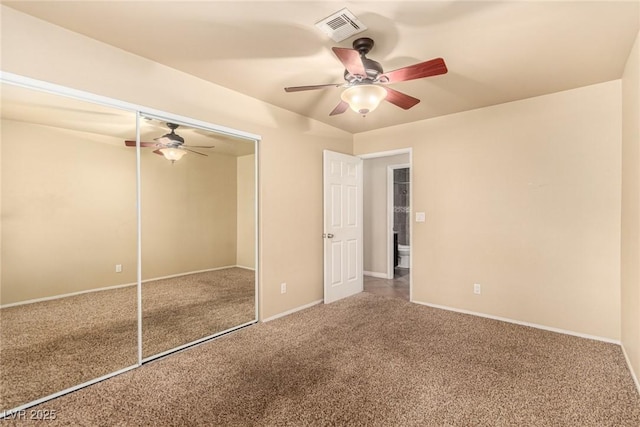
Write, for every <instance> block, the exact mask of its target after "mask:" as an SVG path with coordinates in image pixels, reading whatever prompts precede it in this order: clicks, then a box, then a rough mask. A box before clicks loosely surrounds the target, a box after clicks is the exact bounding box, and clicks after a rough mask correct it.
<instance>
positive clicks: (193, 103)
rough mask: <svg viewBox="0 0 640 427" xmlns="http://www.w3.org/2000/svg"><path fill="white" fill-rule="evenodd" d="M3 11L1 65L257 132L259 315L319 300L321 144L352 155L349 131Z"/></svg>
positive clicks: (320, 268) (320, 263)
mask: <svg viewBox="0 0 640 427" xmlns="http://www.w3.org/2000/svg"><path fill="white" fill-rule="evenodd" d="M1 12H2V13H1V19H2V22H1V24H2V25H1V27H0V28H1V32H2V34H1V35H2V69H3V70H4V71H7V72H11V73H15V74H20V75H24V76H27V77H31V78H36V79H40V80H45V81H49V82H52V83H57V84H61V85H64V86H68V87H72V88H75V89H80V90H85V91H88V92H92V93H96V94H99V95H104V96H109V97H112V98H116V99H121V100H124V101H129V102H133V103H137V104H140V105H145V106H148V107H151V108H156V109H159V110H163V111H167V112H171V113H175V114H180V115H183V116H187V117H193V118H195V119H199V120H204V121H206V122H210V123H215V124H219V125H223V126H228V127H232V128H236V129H240V130H243V131H247V132H252V133H255V134H259V135H261V136H262V142H261V143H260V146H261V151H260V160H259V161H260V183H261V185H260V193H259V194H260V213H261V217H260V233H261V236H260V241H261V247H260V257H261V258H260V287H261V292H260V298H261V307H260V317H261V318H264V317H270V316H273V315H275V314H278V313H281V312H284V311H287V310H290V309H294V308H296V307H299V306H302V305H304V304H308V303H311V302H314V301H317V300H319V299H321V298H322V238H321V236H322V216H321V215H320V214H319V213H320V212H321V210H322V150H323V149H330V150H334V151H339V152H343V153H351V152H352V136H351V135H350V134H348V133H346V132H342V131H339V130H336V129H335V128H332V127H330V126H326V125H324V124H322V123H319V122H315V121H313V120H311V119H308V118H305V117H302V116H299V115H297V114H293V113H290V112H288V111H285V110H283V109H280V108H277V107H274V106H272V105H270V104H266V103H264V102H261V101H259V100H256V99H253V98H250V97H248V96H245V95H241V94H239V93H237V92H233V91H231V90H228V89H226V88H223V87H220V86H217V85H215V84H211V83H208V82H206V81H204V80H202V79H199V78H197V77H194V76H190V75H188V74H186V73H182V72H179V71H177V70H174V69H172V68H169V67H166V66H162V65H160V64H157V63H155V62H152V61H149V60H147V59H144V58H141V57H139V56H136V55H133V54H130V53H127V52H124V51H122V50H120V49H117V48H114V47H111V46H108V45H105V44H103V43H100V42H98V41H95V40H92V39H89V38H86V37H84V36H81V35H79V34H76V33H73V32H70V31H67V30H64V29H61V28H60V27H56V26H54V25H50V24H48V23H45V22H43V21H40V20H38V19H35V18H32V17H29V16H27V15H24V14H22V13H19V12H16V11H14V10H13V9H10V8H7V7H4V6H3V7H2V11H1ZM168 83H170V84H168ZM281 282H287V284H288V287H287V293H286V294H283V295H282V294H280V283H281Z"/></svg>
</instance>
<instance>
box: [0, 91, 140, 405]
mask: <svg viewBox="0 0 640 427" xmlns="http://www.w3.org/2000/svg"><path fill="white" fill-rule="evenodd" d="M1 91H2V92H1V94H2V101H1V102H2V123H1V126H2V127H1V129H2V130H1V139H0V161H1V170H2V171H1V194H0V200H1V214H2V216H1V225H0V227H1V228H0V234H1V239H0V241H1V254H0V263H1V264H0V270H1V274H0V412H1V411H4V410H9V409H12V408H15V407H18V406H20V405H24V404H26V403H28V402H30V401H33V400H35V399H40V398H43V397H46V396H48V395H51V394H53V393H56V392H59V391H61V390H65V389H68V388H70V387H73V386H76V385H78V384H81V383H84V382H87V381H90V380H93V379H95V378H98V377H101V376H104V375H107V374H110V373H113V372H115V371H118V370H122V369H124V368H127V367H130V366H133V365H136V364H137V362H138V353H137V348H138V347H137V298H136V290H137V288H136V269H137V249H136V248H137V243H136V234H137V232H136V230H137V222H136V188H135V182H136V153H135V150H131V149H129V148H127V147H125V146H124V145H123V144H122V140H123V138H125V137H128V136H129V135H131V134H133V135H135V129H136V116H135V114H134V113H133V112H126V111H122V110H118V109H114V108H108V107H103V106H99V105H97V104H92V103H89V102H84V101H78V100H74V99H70V98H66V97H62V96H58V95H52V94H48V93H44V92H40V91H36V90H32V89H26V88H22V87H18V86H12V85H7V84H3V85H2V87H1Z"/></svg>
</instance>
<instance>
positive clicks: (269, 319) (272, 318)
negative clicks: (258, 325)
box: [262, 299, 324, 323]
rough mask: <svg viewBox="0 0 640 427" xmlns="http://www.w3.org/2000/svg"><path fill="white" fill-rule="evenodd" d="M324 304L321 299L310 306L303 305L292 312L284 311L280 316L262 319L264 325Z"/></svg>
mask: <svg viewBox="0 0 640 427" xmlns="http://www.w3.org/2000/svg"><path fill="white" fill-rule="evenodd" d="M323 302H324V300H321V299H319V300H317V301H313V302H310V303H309V304H305V305H301V306H300V307H296V308H292V309H291V310H287V311H283V312H282V313H278V314H276V315H274V316H271V317H267V318H266V319H262V323H266V322H270V321H272V320H276V319H279V318H281V317H284V316H288V315H290V314H293V313H295V312H297V311H301V310H305V309H307V308H310V307H313V306H314V305H318V304H322V303H323Z"/></svg>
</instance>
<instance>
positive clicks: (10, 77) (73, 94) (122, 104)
mask: <svg viewBox="0 0 640 427" xmlns="http://www.w3.org/2000/svg"><path fill="white" fill-rule="evenodd" d="M0 81H2V82H4V83H8V84H12V85H15V86H21V87H26V88H30V89H39V90H41V91H44V92H48V93H52V94H54V95H62V96H66V97H68V98H74V99H78V100H81V101H89V102H93V103H96V104H100V105H104V106H106V107H113V108H118V109H120V110H128V111H138V112H141V113H142V114H143V115H145V116H147V117H151V118H155V119H160V120H163V121H166V120H171V121H175V122H179V124H185V125H189V126H193V127H198V128H202V129H206V130H211V131H214V132H218V133H222V134H225V135H230V136H234V137H237V138H241V139H249V140H253V141H260V140H261V139H262V137H261V136H260V135H256V134H253V133H249V132H244V131H240V130H237V129H232V128H229V127H226V126H220V125H215V124H213V123H207V122H204V121H202V120H197V119H193V118H190V117H185V116H180V115H177V114H172V113H167V112H164V111H160V110H156V109H154V108H149V107H144V106H142V105H138V104H133V103H131V102H126V101H121V100H118V99H114V98H109V97H106V96H101V95H96V94H93V93H90V92H85V91H82V90H78V89H73V88H70V87H67V86H60V85H57V84H54V83H49V82H45V81H43V80H36V79H32V78H29V77H25V76H20V75H18V74H13V73H8V72H6V71H0Z"/></svg>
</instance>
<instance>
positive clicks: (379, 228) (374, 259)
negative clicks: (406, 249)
mask: <svg viewBox="0 0 640 427" xmlns="http://www.w3.org/2000/svg"><path fill="white" fill-rule="evenodd" d="M399 164H409V154H400V155H396V156H388V157H378V158H374V159H365V160H364V161H363V177H364V190H363V199H364V200H363V204H364V232H363V241H364V250H363V268H364V271H367V272H371V273H378V274H384V275H387V274H389V271H388V269H389V263H388V260H387V249H388V247H389V245H388V243H387V237H388V236H387V230H388V228H389V226H388V222H387V209H388V208H387V166H389V165H399Z"/></svg>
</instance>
